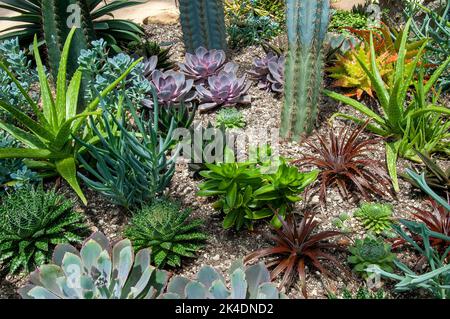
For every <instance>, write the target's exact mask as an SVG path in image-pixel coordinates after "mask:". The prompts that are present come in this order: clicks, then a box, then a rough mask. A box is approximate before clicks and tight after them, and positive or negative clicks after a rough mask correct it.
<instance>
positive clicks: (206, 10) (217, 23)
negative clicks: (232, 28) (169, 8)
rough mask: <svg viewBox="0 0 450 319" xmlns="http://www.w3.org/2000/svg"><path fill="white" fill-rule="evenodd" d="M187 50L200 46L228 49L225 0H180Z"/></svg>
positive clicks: (190, 50)
mask: <svg viewBox="0 0 450 319" xmlns="http://www.w3.org/2000/svg"><path fill="white" fill-rule="evenodd" d="M179 4H180V20H181V26H182V28H183V38H184V45H185V47H186V51H187V52H189V53H194V51H195V50H196V49H198V48H199V47H205V48H207V49H220V50H224V51H225V50H226V47H227V35H226V28H225V14H224V9H223V0H179Z"/></svg>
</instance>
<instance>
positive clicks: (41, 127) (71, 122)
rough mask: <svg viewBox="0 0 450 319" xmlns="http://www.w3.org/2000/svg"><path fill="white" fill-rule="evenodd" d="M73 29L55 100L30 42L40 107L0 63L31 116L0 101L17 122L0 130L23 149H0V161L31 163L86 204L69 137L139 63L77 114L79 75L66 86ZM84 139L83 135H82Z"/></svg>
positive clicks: (63, 60)
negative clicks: (48, 172) (54, 175)
mask: <svg viewBox="0 0 450 319" xmlns="http://www.w3.org/2000/svg"><path fill="white" fill-rule="evenodd" d="M75 31H76V29H75V28H74V29H72V30H71V32H70V33H69V35H68V37H67V40H66V43H65V45H64V49H63V51H62V55H61V61H60V63H59V70H58V76H57V84H56V94H55V95H56V98H54V97H53V96H52V93H51V90H50V83H49V81H48V79H47V76H46V73H45V71H44V66H43V64H42V60H41V56H40V54H39V50H38V41H37V37H35V39H34V56H35V59H36V64H37V69H38V74H39V82H40V87H41V97H42V106H41V108H40V107H39V106H38V104H37V103H36V102H34V101H33V99H32V98H31V96H30V95H29V94H28V93H27V91H26V90H25V89H24V88H23V87H22V86H21V84H20V83H19V81H18V80H17V79H16V78H15V77H14V75H13V74H12V73H11V71H10V70H8V68H7V67H6V66H5V64H4V63H2V62H0V68H1V69H3V70H4V71H5V72H6V73H7V74H8V76H9V77H10V78H11V79H12V80H13V82H14V83H15V84H16V85H17V87H18V88H19V90H20V92H21V93H22V95H23V96H24V98H25V99H26V100H27V102H28V104H29V107H30V111H31V112H32V113H33V115H32V116H29V115H27V114H26V113H25V112H22V111H20V110H18V109H17V108H16V107H14V106H13V105H11V104H9V103H8V102H7V101H4V100H0V109H3V110H4V111H6V112H7V113H9V114H10V115H11V116H13V117H14V119H15V120H16V121H17V123H18V124H17V125H14V124H11V123H7V122H5V121H3V120H0V128H1V129H3V130H5V131H7V132H8V133H9V134H11V135H12V136H13V137H14V138H16V139H17V140H18V141H20V142H22V143H23V144H24V145H25V146H26V148H3V149H0V159H4V158H25V159H32V160H33V161H30V162H29V164H28V167H30V168H33V167H39V168H46V169H51V170H54V171H56V172H57V173H58V174H59V175H60V176H61V177H63V178H64V179H65V180H66V181H67V182H68V183H69V185H70V186H71V187H72V188H73V190H74V191H75V192H76V193H77V194H78V196H79V197H80V199H81V200H82V201H83V203H85V204H86V203H87V200H86V198H85V196H84V194H83V192H82V191H81V188H80V186H79V184H78V180H77V174H76V171H77V163H76V159H75V158H76V153H77V148H76V146H75V145H74V140H73V135H78V134H79V130H80V128H81V126H82V125H83V123H84V120H85V119H86V117H88V116H90V115H95V114H99V112H97V106H98V104H99V102H100V100H101V98H103V97H105V96H107V95H108V94H109V93H110V92H111V91H112V90H113V89H114V88H115V87H116V86H117V85H118V84H119V83H120V82H121V81H122V80H123V79H124V78H125V77H126V76H127V75H128V74H129V73H130V72H131V70H132V69H133V68H134V67H135V66H136V65H137V64H138V63H139V62H140V60H138V61H136V62H134V63H133V64H132V65H131V66H130V67H129V68H128V69H127V70H126V71H125V72H124V73H123V74H122V75H121V76H120V77H119V78H118V79H117V80H116V81H115V82H114V83H112V84H111V85H110V86H108V87H107V88H106V89H105V90H104V91H103V92H101V94H100V96H99V97H97V98H96V99H94V100H93V101H92V102H91V103H90V104H89V105H88V106H87V107H86V109H85V110H84V111H83V112H82V113H81V114H77V105H78V97H79V93H80V87H81V79H82V72H81V71H80V70H78V71H76V72H75V74H74V76H73V77H72V79H71V81H70V83H69V85H67V82H66V76H67V60H68V56H69V50H70V45H71V41H72V38H73V36H74V34H75ZM84 134H85V135H84V136H83V137H84V138H87V137H88V135H87V133H84Z"/></svg>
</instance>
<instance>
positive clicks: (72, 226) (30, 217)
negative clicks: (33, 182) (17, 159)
mask: <svg viewBox="0 0 450 319" xmlns="http://www.w3.org/2000/svg"><path fill="white" fill-rule="evenodd" d="M85 231H86V226H85V224H84V222H83V217H82V216H81V215H80V214H79V213H76V212H75V211H74V210H73V203H72V202H71V201H68V200H66V199H65V198H64V196H62V195H58V194H57V193H55V192H54V191H44V190H43V189H42V187H38V188H36V189H34V188H29V189H28V188H23V189H20V190H17V191H16V192H14V193H13V194H9V195H7V196H6V197H5V198H4V199H3V202H2V205H1V206H0V264H1V265H2V266H3V267H6V268H7V269H9V273H15V272H17V271H19V270H22V269H23V270H25V271H26V272H28V271H30V268H31V267H32V266H39V265H42V264H43V263H45V262H47V261H48V260H50V257H51V250H52V248H53V247H54V246H56V245H57V244H62V243H80V242H82V238H83V237H82V236H83V234H84V233H85Z"/></svg>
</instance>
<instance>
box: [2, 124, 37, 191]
mask: <svg viewBox="0 0 450 319" xmlns="http://www.w3.org/2000/svg"><path fill="white" fill-rule="evenodd" d="M19 146H20V143H19V142H18V141H17V140H16V139H14V138H12V137H11V136H10V135H9V134H8V133H6V132H3V131H0V148H15V147H19ZM40 180H41V178H40V177H39V176H38V175H37V173H35V172H33V171H31V170H30V169H28V167H27V166H26V165H25V164H24V162H23V160H21V159H18V158H7V159H0V191H2V190H3V189H7V188H9V187H12V188H14V189H18V188H21V187H23V186H24V185H26V184H28V183H29V182H38V181H40Z"/></svg>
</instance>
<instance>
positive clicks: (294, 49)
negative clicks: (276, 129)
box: [280, 0, 330, 140]
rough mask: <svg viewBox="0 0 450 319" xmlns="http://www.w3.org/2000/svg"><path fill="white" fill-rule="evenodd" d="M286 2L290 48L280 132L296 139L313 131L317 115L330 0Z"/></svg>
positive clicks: (292, 0)
mask: <svg viewBox="0 0 450 319" xmlns="http://www.w3.org/2000/svg"><path fill="white" fill-rule="evenodd" d="M286 5H287V29H288V42H289V50H288V54H287V58H286V68H285V89H284V92H285V99H284V106H283V108H282V111H281V129H280V135H281V137H282V138H289V139H292V140H296V139H298V138H299V137H300V135H301V134H302V133H304V132H305V131H306V132H307V133H310V132H311V131H312V129H313V126H314V122H315V119H316V117H317V112H318V111H317V110H318V109H317V106H318V104H319V99H320V91H321V86H322V79H323V75H322V68H323V64H324V52H323V43H324V40H325V36H326V34H327V29H328V24H329V13H330V1H329V0H308V1H307V0H287V1H286Z"/></svg>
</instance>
